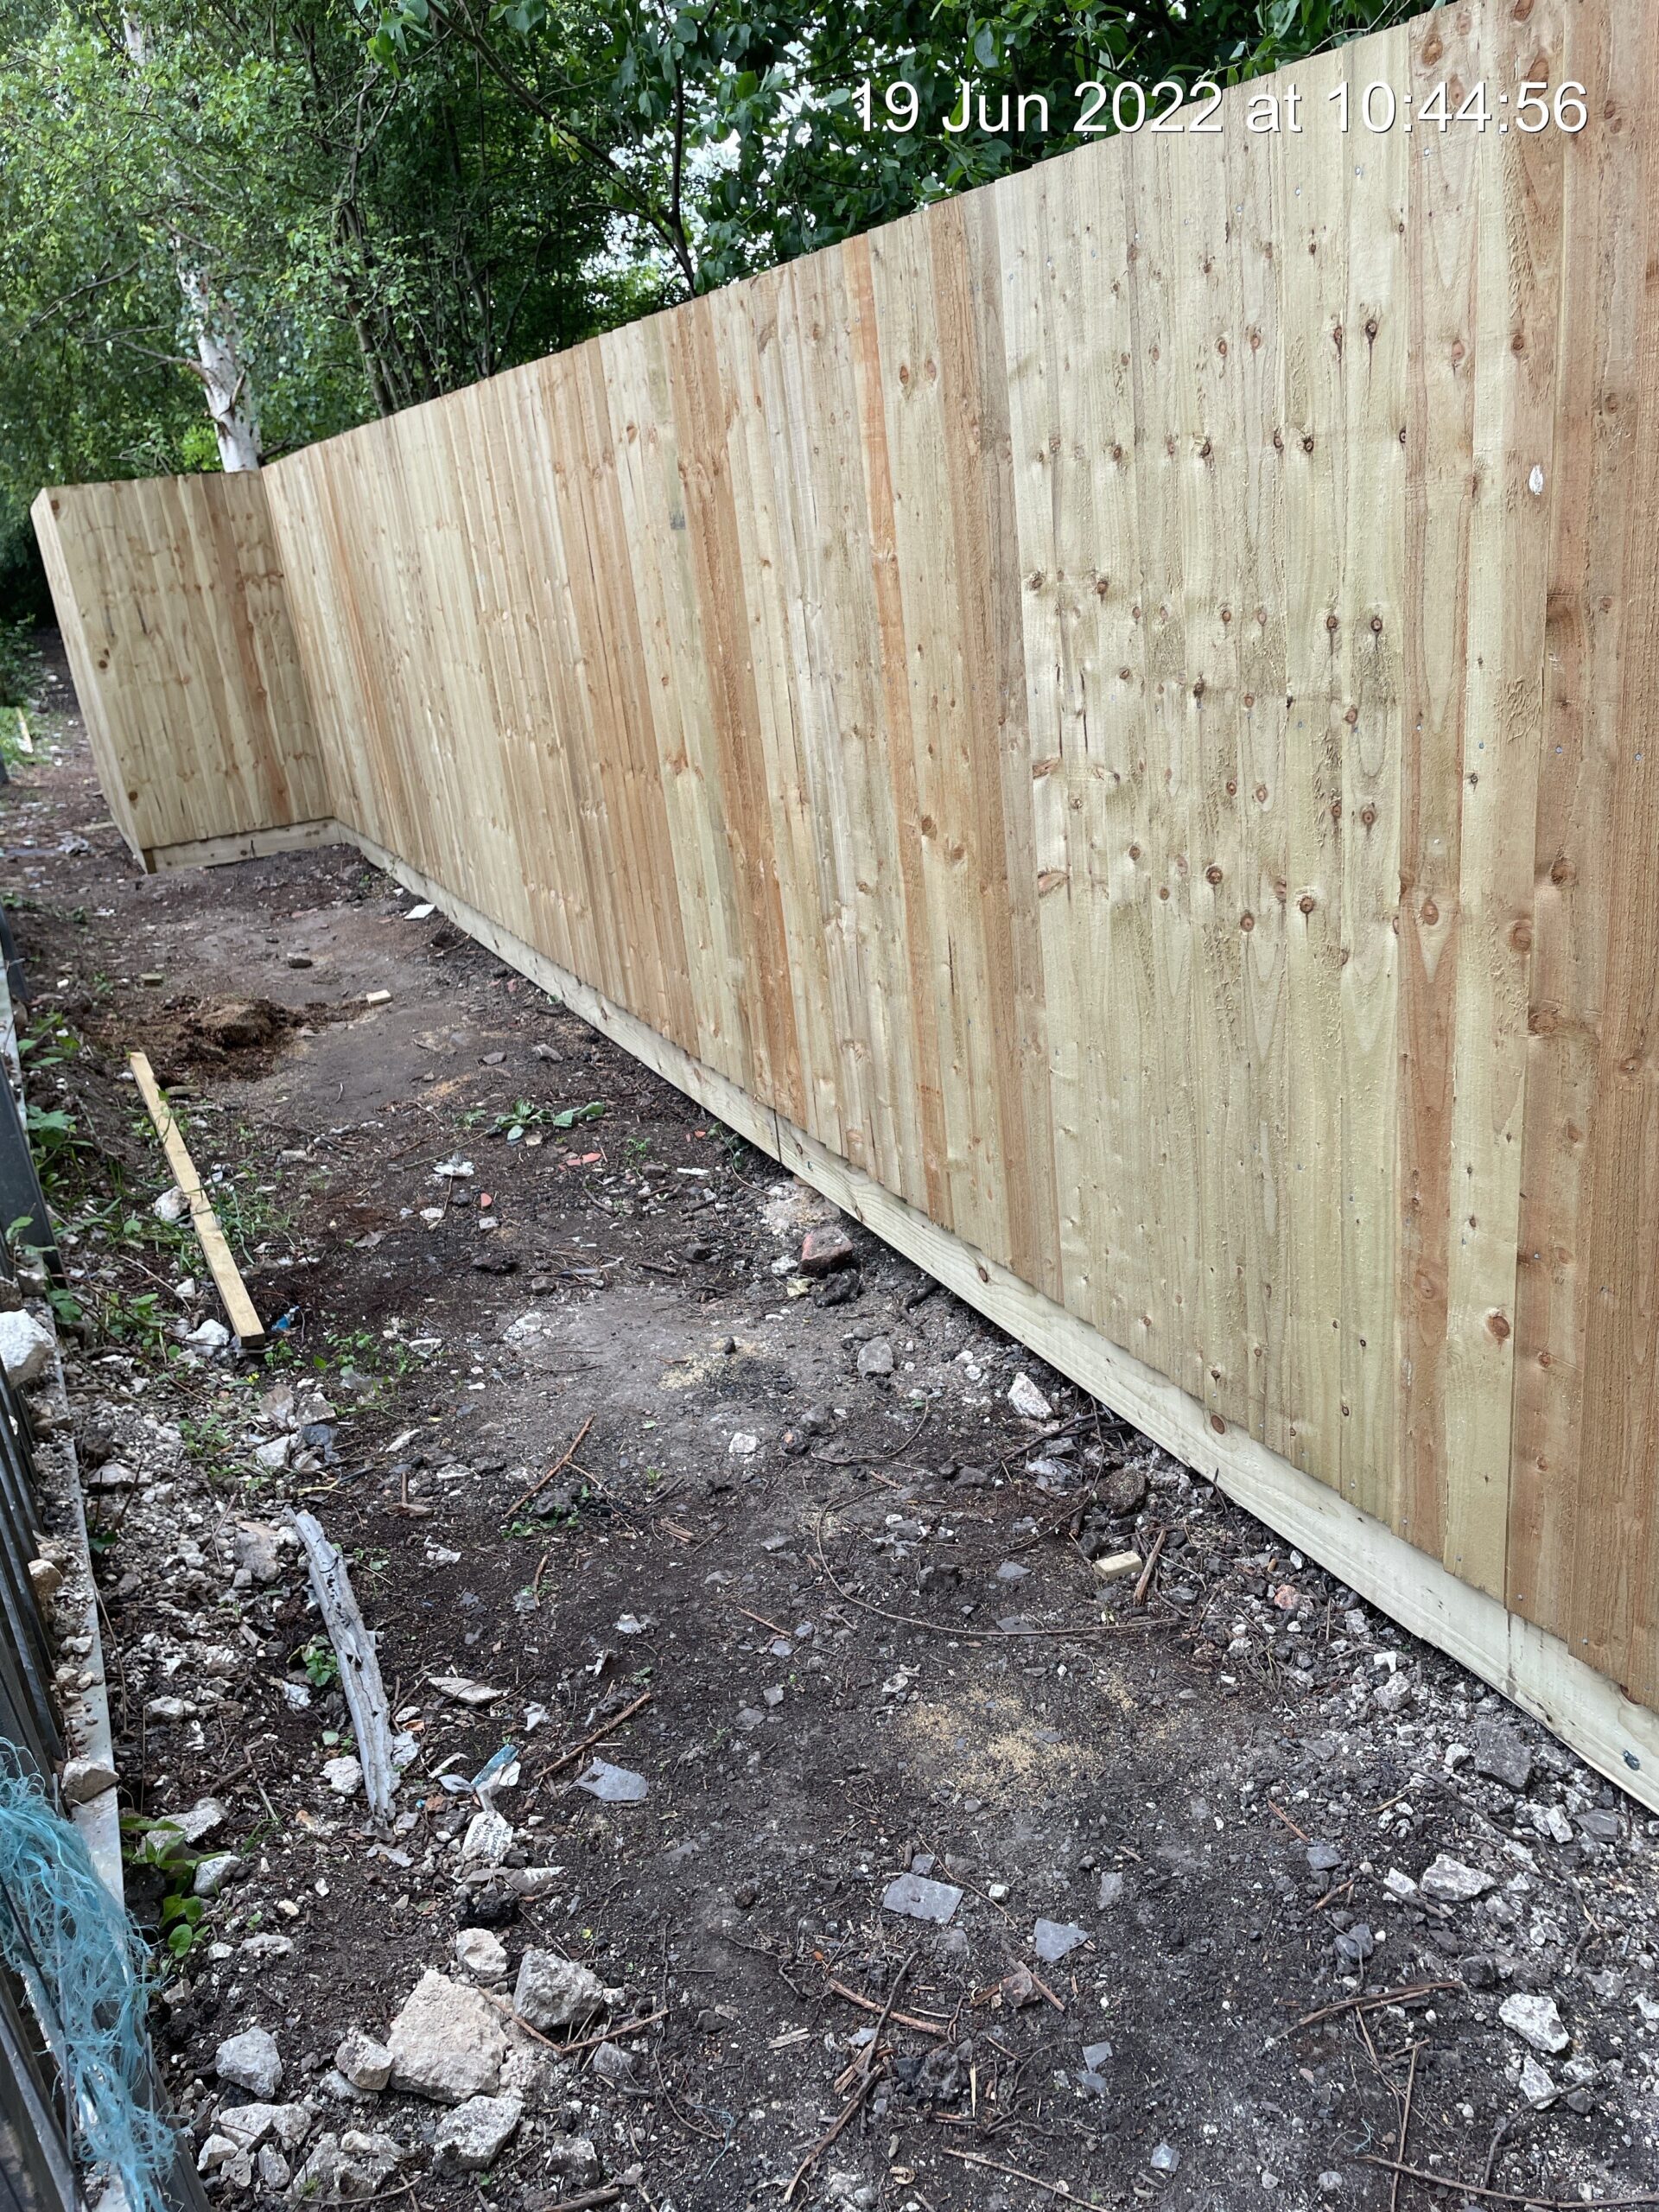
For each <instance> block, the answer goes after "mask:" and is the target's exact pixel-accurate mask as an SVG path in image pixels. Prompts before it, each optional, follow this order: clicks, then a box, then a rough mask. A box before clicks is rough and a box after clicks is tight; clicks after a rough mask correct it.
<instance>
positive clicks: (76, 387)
mask: <svg viewBox="0 0 1659 2212" xmlns="http://www.w3.org/2000/svg"><path fill="white" fill-rule="evenodd" d="M135 25H137V26H139V27H138V28H137V29H136V31H135V29H134V27H135ZM0 145H3V147H4V148H5V156H4V158H3V160H0V525H4V526H5V528H6V529H7V530H10V527H11V524H12V522H13V520H15V518H16V517H17V516H18V515H19V513H20V512H21V510H22V508H23V507H25V506H26V505H27V503H28V501H29V499H31V498H32V497H33V495H34V493H35V490H36V488H37V487H38V486H39V484H40V483H41V480H48V481H54V480H77V479H80V480H85V479H88V478H96V477H103V476H118V475H131V474H149V473H153V472H160V471H186V470H190V469H194V468H204V467H205V468H212V467H217V466H218V447H217V441H216V439H215V436H214V435H213V428H212V426H211V424H210V423H209V421H208V419H207V412H206V410H205V408H204V404H203V391H202V379H201V375H200V366H199V365H198V362H197V359H196V354H197V345H198V338H199V334H200V327H201V325H202V322H203V318H204V314H206V315H207V317H208V319H210V320H212V321H214V322H215V324H216V325H217V324H222V325H223V326H224V327H226V328H227V329H229V330H230V331H232V332H233V334H234V336H235V340H236V344H237V348H238V358H239V359H240V360H241V362H242V364H243V365H244V367H245V374H246V391H245V395H244V397H245V400H246V401H247V402H248V403H249V404H251V408H252V409H253V410H254V411H255V412H257V417H258V421H259V423H260V427H261V431H262V435H263V442H264V449H265V451H266V453H267V454H271V453H276V452H280V451H283V450H286V449H287V448H290V447H292V446H295V445H298V444H302V443H304V442H308V441H310V440H312V439H315V438H317V437H321V436H323V435H327V434H329V433H331V432H333V431H335V430H338V429H342V428H345V427H346V426H347V425H349V424H351V423H355V422H359V421H361V420H363V419H364V418H365V416H370V415H372V414H373V413H375V412H377V411H387V410H391V409H392V408H396V407H403V406H407V405H410V404H413V403H414V402H416V401H418V400H422V399H426V398H429V397H433V396H435V394H437V393H439V392H442V391H451V390H454V388H455V387H456V386H458V385H464V384H467V383H470V382H472V381H474V379H475V378H479V377H482V376H487V375H490V374H492V373H493V372H495V371H496V370H498V369H500V368H503V367H506V366H509V365H512V364H513V363H515V362H518V361H521V360H524V359H531V358H533V357H534V356H536V355H537V354H540V353H546V352H548V351H550V350H552V349H554V348H556V347H557V346H563V345H566V344H568V343H569V342H570V341H572V340H575V339H577V338H580V337H582V336H584V335H586V334H587V333H588V331H590V330H591V329H593V328H594V327H595V326H596V325H597V324H598V323H601V322H603V321H612V320H616V319H619V317H620V315H625V314H626V313H627V312H628V311H629V307H630V304H631V302H632V291H633V288H632V280H631V278H630V277H629V276H628V274H627V272H626V271H623V270H618V269H617V268H616V267H615V266H614V265H613V264H610V263H608V262H607V257H606V253H605V246H606V238H605V224H606V214H605V211H604V210H603V209H602V208H601V207H598V206H597V205H596V204H594V200H593V198H592V195H591V194H589V193H588V191H587V190H586V188H585V187H584V186H583V184H582V181H581V179H580V178H579V177H578V176H577V175H575V173H574V172H573V170H572V168H571V166H570V164H569V161H568V160H567V159H566V158H565V157H564V156H563V154H561V153H559V152H557V151H556V150H555V149H552V148H550V145H549V143H548V141H547V135H546V132H545V130H543V128H542V127H541V125H540V124H538V123H537V120H536V119H535V118H533V117H531V116H530V115H529V114H527V113H526V112H525V111H524V109H523V108H522V107H521V106H520V105H518V103H517V102H516V101H515V100H514V99H512V97H511V96H510V95H509V94H508V93H507V92H506V91H505V88H504V87H503V86H500V85H499V83H498V81H497V80H496V79H494V78H493V77H491V76H490V75H488V74H487V73H480V71H479V70H478V68H477V67H475V65H474V64H473V63H472V62H471V61H470V60H467V58H466V57H465V56H463V55H461V54H454V55H437V56H434V57H433V60H432V65H431V67H429V68H428V69H426V70H423V72H422V73H421V74H420V76H419V77H418V78H414V77H407V78H403V79H393V78H392V77H391V74H390V73H388V72H387V71H386V70H385V68H384V67H382V66H381V65H380V64H379V63H378V62H377V61H376V60H374V59H373V58H372V55H371V54H370V53H369V51H368V49H367V47H366V44H365V41H364V39H363V37H362V35H361V33H360V30H359V26H358V25H357V23H356V22H355V20H354V18H353V15H352V13H351V11H350V10H346V9H345V8H343V7H341V6H340V4H339V3H338V0H147V4H146V5H145V6H144V7H143V9H142V10H135V11H131V12H130V13H127V14H123V13H120V12H118V11H116V10H113V9H109V8H106V7H105V6H103V5H102V4H100V0H13V5H12V6H10V8H9V9H8V10H5V11H4V13H3V15H0ZM192 273H193V274H194V276H195V277H197V278H199V279H200V284H201V286H202V288H203V292H202V297H200V298H195V299H194V300H193V297H192V296H191V295H189V294H188V290H187V288H186V286H185V283H184V282H183V279H184V277H185V276H186V275H187V274H192ZM202 298H205V300H206V302H207V305H206V308H203V306H202ZM6 551H7V546H6V545H4V544H0V554H5V553H6Z"/></svg>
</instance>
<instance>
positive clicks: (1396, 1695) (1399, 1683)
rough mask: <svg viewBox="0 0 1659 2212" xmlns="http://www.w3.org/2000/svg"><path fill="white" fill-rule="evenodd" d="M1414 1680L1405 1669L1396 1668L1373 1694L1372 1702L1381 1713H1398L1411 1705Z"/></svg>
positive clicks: (1385, 1677) (1378, 1685) (1384, 1678)
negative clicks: (1402, 1708) (1403, 1707)
mask: <svg viewBox="0 0 1659 2212" xmlns="http://www.w3.org/2000/svg"><path fill="white" fill-rule="evenodd" d="M1411 1698H1412V1680H1411V1676H1410V1675H1408V1673H1407V1672H1406V1669H1404V1668H1403V1667H1396V1668H1395V1670H1394V1672H1393V1673H1392V1674H1391V1675H1385V1676H1384V1677H1383V1681H1381V1682H1379V1683H1378V1684H1377V1686H1376V1688H1375V1689H1374V1690H1373V1691H1372V1692H1371V1702H1372V1704H1373V1705H1374V1706H1376V1708H1377V1710H1378V1711H1379V1712H1380V1713H1398V1712H1399V1711H1400V1709H1401V1707H1402V1706H1407V1705H1409V1704H1410V1703H1411Z"/></svg>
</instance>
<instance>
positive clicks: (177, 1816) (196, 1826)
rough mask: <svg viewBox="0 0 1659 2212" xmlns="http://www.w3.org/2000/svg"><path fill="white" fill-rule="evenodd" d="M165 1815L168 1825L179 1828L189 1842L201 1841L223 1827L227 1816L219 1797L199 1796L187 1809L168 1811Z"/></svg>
mask: <svg viewBox="0 0 1659 2212" xmlns="http://www.w3.org/2000/svg"><path fill="white" fill-rule="evenodd" d="M165 1817H166V1820H167V1823H168V1827H175V1828H177V1830H178V1831H179V1834H181V1836H182V1837H183V1838H184V1840H185V1841H186V1842H187V1843H200V1842H201V1841H202V1840H203V1838H204V1837H207V1836H210V1835H211V1834H213V1830H214V1829H215V1828H222V1827H224V1825H225V1821H226V1812H225V1808H224V1807H223V1805H221V1804H220V1803H219V1800H218V1798H217V1797H198V1798H197V1800H196V1802H195V1803H194V1805H192V1806H190V1807H189V1808H188V1809H187V1810H186V1811H184V1812H182V1813H168V1814H167V1815H165Z"/></svg>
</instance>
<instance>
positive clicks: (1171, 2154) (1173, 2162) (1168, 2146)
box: [1147, 2143, 1181, 2174]
mask: <svg viewBox="0 0 1659 2212" xmlns="http://www.w3.org/2000/svg"><path fill="white" fill-rule="evenodd" d="M1180 2163H1181V2154H1180V2152H1179V2151H1178V2150H1177V2149H1176V2148H1175V2146H1174V2145H1173V2143H1160V2145H1158V2147H1157V2149H1156V2150H1155V2151H1154V2152H1153V2154H1152V2156H1151V2157H1150V2158H1148V2159H1147V2164H1148V2165H1149V2166H1150V2167H1151V2168H1152V2171H1154V2173H1155V2174H1173V2172H1174V2171H1175V2169H1176V2168H1177V2167H1178V2166H1179V2164H1180Z"/></svg>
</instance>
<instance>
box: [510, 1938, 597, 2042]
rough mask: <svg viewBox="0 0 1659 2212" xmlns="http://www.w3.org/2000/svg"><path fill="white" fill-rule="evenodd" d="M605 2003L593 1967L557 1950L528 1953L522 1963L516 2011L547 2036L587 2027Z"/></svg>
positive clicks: (514, 1997) (514, 2002) (514, 2001)
mask: <svg viewBox="0 0 1659 2212" xmlns="http://www.w3.org/2000/svg"><path fill="white" fill-rule="evenodd" d="M605 2003H606V1991H605V1985H604V1983H603V1982H602V1981H601V1980H600V1978H599V1976H598V1975H597V1974H595V1973H594V1971H593V1969H592V1967H585V1966H582V1965H581V1964H580V1963H579V1962H578V1961H576V1960H575V1959H566V1958H562V1957H561V1956H560V1955H559V1954H558V1953H557V1952H556V1951H537V1950H528V1951H526V1952H525V1953H524V1956H523V1957H522V1958H521V1959H520V1961H518V1982H517V1984H516V1985H515V1986H514V1988H513V1993H512V2009H513V2011H514V2012H516V2013H517V2014H518V2018H520V2019H521V2020H527V2021H528V2022H529V2023H530V2024H531V2027H532V2028H538V2029H540V2030H541V2031H542V2032H543V2034H544V2035H545V2034H548V2033H550V2032H551V2031H553V2030H555V2029H556V2028H576V2027H582V2026H583V2025H584V2024H586V2023H587V2022H588V2021H589V2020H591V2019H592V2018H594V2015H595V2014H596V2013H598V2012H602V2011H603V2009H604V2007H605Z"/></svg>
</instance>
